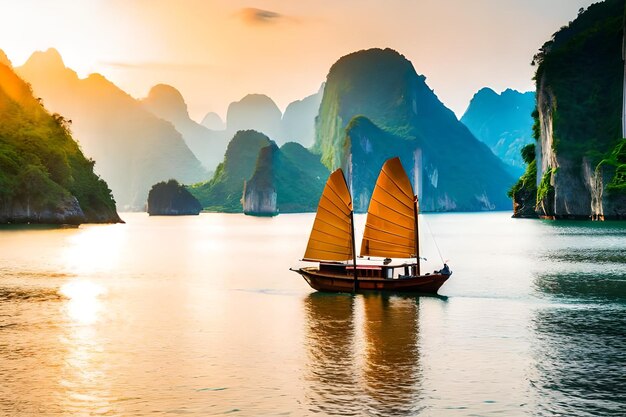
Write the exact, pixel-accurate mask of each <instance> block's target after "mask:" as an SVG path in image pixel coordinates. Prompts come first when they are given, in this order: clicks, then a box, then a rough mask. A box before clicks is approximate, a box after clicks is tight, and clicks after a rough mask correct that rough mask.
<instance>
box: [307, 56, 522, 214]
mask: <svg viewBox="0 0 626 417" xmlns="http://www.w3.org/2000/svg"><path fill="white" fill-rule="evenodd" d="M313 150H314V152H317V153H319V154H320V155H321V158H322V162H323V163H324V164H325V165H326V166H327V167H328V168H329V169H334V168H337V167H343V168H344V169H345V171H346V172H347V173H348V174H349V175H348V176H349V178H351V181H352V192H353V195H354V198H355V209H356V210H358V211H366V210H367V205H368V202H369V197H370V196H371V192H372V189H373V186H374V182H375V181H374V180H370V179H371V178H375V176H374V177H372V175H375V174H373V173H377V172H379V170H380V168H381V166H382V163H383V162H384V160H385V159H387V158H389V157H392V156H400V157H401V159H402V162H403V164H404V166H405V169H407V172H409V175H410V177H412V179H413V182H414V185H415V189H416V190H417V191H418V194H419V196H420V206H421V208H422V210H425V211H454V210H458V211H461V210H462V211H473V210H494V209H509V208H510V207H511V203H510V201H509V200H508V199H507V198H506V192H507V190H508V188H509V187H510V186H511V184H512V183H513V178H512V176H511V175H510V174H509V173H508V172H507V171H506V167H505V165H504V164H503V163H502V162H501V161H500V160H499V159H498V158H497V157H496V156H495V155H494V154H493V153H492V152H491V151H490V150H489V148H488V147H487V146H486V145H485V144H483V143H481V142H480V141H478V140H477V139H476V138H475V137H474V136H473V135H472V134H471V132H470V131H469V130H468V129H467V127H465V126H464V125H463V124H462V123H461V122H459V121H458V120H457V118H456V116H455V115H454V113H452V111H450V110H449V109H447V108H446V107H445V106H444V105H443V104H442V103H441V102H440V101H439V99H438V98H437V96H436V95H435V94H434V93H433V91H432V90H431V89H430V88H429V87H428V85H427V84H426V82H425V77H424V76H420V75H418V74H417V73H416V71H415V69H414V68H413V64H411V62H410V61H409V60H407V59H406V58H405V57H404V56H402V55H400V54H399V53H398V52H396V51H394V50H391V49H385V50H382V49H369V50H364V51H359V52H355V53H352V54H349V55H347V56H344V57H342V58H341V59H339V60H338V61H337V62H336V63H335V64H334V65H333V66H332V67H331V69H330V71H329V73H328V76H327V79H326V85H325V88H324V96H323V98H322V103H321V105H320V111H319V115H318V117H317V120H316V139H315V145H314V147H313Z"/></svg>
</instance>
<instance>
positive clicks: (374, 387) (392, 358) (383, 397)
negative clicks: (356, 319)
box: [362, 294, 421, 416]
mask: <svg viewBox="0 0 626 417" xmlns="http://www.w3.org/2000/svg"><path fill="white" fill-rule="evenodd" d="M362 300H363V304H364V311H365V314H364V323H363V326H364V330H365V332H364V333H365V355H364V356H365V363H364V364H363V382H364V387H365V391H366V393H367V401H366V404H367V405H368V408H370V409H369V410H368V414H374V415H381V416H383V415H403V416H404V415H415V413H417V412H418V411H420V409H419V407H418V406H419V399H420V382H421V370H420V364H419V346H418V336H419V334H418V332H419V327H418V326H419V325H418V319H419V316H418V308H419V298H416V297H401V296H389V295H386V294H368V295H365V296H363V298H362Z"/></svg>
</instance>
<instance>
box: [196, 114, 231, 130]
mask: <svg viewBox="0 0 626 417" xmlns="http://www.w3.org/2000/svg"><path fill="white" fill-rule="evenodd" d="M200 124H201V125H202V126H204V127H206V128H207V129H211V130H225V129H226V123H224V121H223V120H222V118H221V117H220V116H219V115H218V114H217V113H215V112H208V113H207V114H206V116H204V118H203V119H202V123H200Z"/></svg>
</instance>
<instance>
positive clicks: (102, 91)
mask: <svg viewBox="0 0 626 417" xmlns="http://www.w3.org/2000/svg"><path fill="white" fill-rule="evenodd" d="M16 70H17V72H18V73H19V74H20V75H21V76H22V77H23V78H24V79H25V80H27V81H28V82H29V83H30V84H31V85H32V87H33V91H34V93H35V95H36V96H37V97H41V98H42V99H43V102H44V104H45V105H46V107H48V108H50V109H51V110H52V111H54V112H58V113H60V114H62V115H63V116H64V117H65V118H67V119H71V120H72V124H71V129H72V132H73V134H74V135H75V137H76V138H77V140H78V142H79V143H80V145H81V147H82V149H83V151H84V153H85V155H86V156H88V157H90V158H92V159H94V160H95V161H96V165H95V171H96V172H97V173H98V174H100V175H101V176H102V178H104V179H105V181H107V183H108V184H109V186H110V187H111V190H112V191H113V195H114V196H115V200H116V202H117V206H118V209H120V210H143V209H144V208H145V204H146V200H147V197H148V191H149V190H150V188H151V186H152V185H153V184H155V183H157V182H159V181H164V180H168V179H170V178H174V179H177V180H179V181H182V182H185V183H193V182H198V181H202V180H204V179H206V178H207V173H206V171H205V170H204V169H203V168H202V166H201V164H200V162H199V161H198V159H197V158H196V157H195V156H194V154H193V153H192V152H191V151H190V150H189V147H188V146H187V145H186V144H185V141H184V140H183V138H182V136H181V134H180V133H179V132H178V131H176V129H174V127H173V126H172V124H171V123H168V122H166V121H164V120H162V119H160V118H158V117H156V116H154V115H153V114H152V113H151V112H149V111H147V110H145V109H144V108H143V107H142V105H141V104H140V103H139V102H138V101H137V100H135V99H134V98H132V97H131V96H129V95H128V94H126V93H125V92H124V91H122V90H121V89H119V88H118V87H117V86H115V85H114V84H113V83H111V82H110V81H108V80H107V79H106V78H104V77H103V76H101V75H99V74H91V75H90V76H88V77H87V78H84V79H80V78H79V77H78V76H77V75H76V73H75V72H74V71H72V70H71V69H69V68H66V67H65V64H64V63H63V60H62V58H61V56H60V55H59V53H58V52H57V51H56V50H54V49H49V50H47V51H46V52H35V53H34V54H33V55H32V56H31V57H30V58H29V59H28V61H27V62H26V63H25V64H24V65H23V66H22V67H19V68H17V69H16Z"/></svg>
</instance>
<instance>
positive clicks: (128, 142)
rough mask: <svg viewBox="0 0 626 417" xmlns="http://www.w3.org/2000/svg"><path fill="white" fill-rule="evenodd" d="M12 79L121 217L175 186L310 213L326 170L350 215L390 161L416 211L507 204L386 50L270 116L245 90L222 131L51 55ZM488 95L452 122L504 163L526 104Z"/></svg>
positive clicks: (488, 159)
mask: <svg viewBox="0 0 626 417" xmlns="http://www.w3.org/2000/svg"><path fill="white" fill-rule="evenodd" d="M4 60H6V57H5V56H4V55H0V62H3V61H4ZM18 71H19V73H20V74H21V75H22V76H23V77H24V78H25V79H27V80H28V81H29V82H30V83H31V84H32V86H33V89H34V91H35V93H36V95H37V96H40V97H42V98H43V100H44V103H46V104H47V105H48V106H49V107H50V108H51V109H53V110H54V111H57V112H59V113H61V114H63V115H64V116H66V118H67V119H71V120H72V124H71V129H72V131H73V132H74V134H75V135H76V137H77V139H78V140H79V142H80V144H81V146H82V148H83V150H84V152H85V154H86V155H87V156H89V157H91V158H93V159H94V160H95V161H96V165H95V170H96V172H97V173H99V174H100V175H102V177H103V178H104V179H105V180H106V181H107V182H108V183H109V184H110V186H111V189H112V190H113V194H114V196H115V198H116V201H117V205H118V208H120V209H122V210H142V209H144V208H145V204H146V200H147V196H148V191H149V190H150V188H151V186H152V185H154V184H156V183H158V182H162V181H168V180H169V179H176V180H177V181H178V182H180V183H185V184H195V185H193V186H190V187H188V188H189V189H190V190H191V192H192V193H193V194H194V196H195V197H196V198H197V199H198V200H199V201H200V202H201V203H202V205H203V207H204V208H206V209H208V210H213V211H229V212H241V211H242V210H246V211H250V212H255V211H257V209H258V208H261V210H260V211H261V212H264V211H267V212H271V211H272V210H275V211H277V212H296V211H312V210H314V209H315V206H316V203H317V199H318V198H319V193H321V190H322V188H323V183H324V181H325V177H327V175H328V173H329V170H332V169H334V168H337V167H340V166H341V167H343V168H344V169H345V170H346V172H347V174H348V176H349V178H348V180H349V181H350V185H351V187H352V191H353V193H354V198H355V209H356V210H357V211H365V210H367V204H368V202H369V196H370V195H371V191H372V187H373V185H374V182H375V179H376V175H377V174H378V171H379V169H380V166H382V163H383V162H384V160H385V159H387V158H388V157H391V156H396V155H400V156H401V158H402V161H403V163H404V165H405V167H406V168H407V170H408V171H409V172H410V175H411V177H412V179H413V182H414V184H415V188H416V190H417V192H418V193H419V195H420V199H421V207H422V209H423V210H425V211H459V210H469V211H471V210H493V209H508V208H509V206H510V202H509V200H508V199H507V198H506V191H507V189H508V188H509V187H510V185H511V184H512V183H513V178H512V177H511V176H510V175H509V174H508V173H507V168H506V165H505V164H504V163H502V161H500V160H499V159H498V158H496V157H495V156H494V155H493V153H492V152H491V151H490V150H489V149H488V148H487V145H485V144H483V143H481V142H480V141H478V140H477V139H476V138H475V137H474V136H473V135H472V133H471V132H470V131H469V130H468V128H467V127H465V126H464V125H463V124H461V123H460V122H459V121H458V120H457V119H456V117H455V116H454V114H453V113H452V112H451V111H450V110H448V109H447V108H446V107H445V106H444V105H443V104H442V103H441V102H440V101H439V100H438V99H437V97H436V96H435V95H434V93H433V92H432V90H430V89H429V88H428V86H427V85H426V83H425V77H423V76H420V75H418V74H417V73H416V72H415V69H414V68H413V65H412V64H411V63H410V61H408V60H407V59H406V58H405V57H404V56H402V55H400V54H399V53H397V52H396V51H393V50H391V49H385V50H381V49H370V50H366V51H359V52H355V53H353V54H350V55H347V56H345V57H342V58H341V59H339V60H338V61H337V62H336V63H335V64H334V65H333V66H332V67H331V69H330V71H329V74H328V77H327V80H326V83H325V84H323V85H322V88H321V89H320V91H318V92H317V93H315V94H312V95H310V96H308V97H305V98H304V99H302V100H297V101H294V102H293V103H291V104H289V106H287V108H286V110H285V113H284V114H282V113H281V111H280V109H279V108H278V107H277V106H276V104H275V103H274V102H273V101H272V100H271V99H270V98H269V97H267V96H265V95H261V94H249V95H247V96H245V97H243V98H242V99H241V100H239V101H237V102H234V103H231V105H230V106H229V108H228V114H227V117H226V123H225V124H224V122H223V121H222V120H221V119H220V118H219V116H218V115H217V114H215V113H208V114H207V115H206V116H205V118H204V119H203V121H202V124H200V123H197V122H195V121H193V120H192V119H191V118H190V117H189V114H188V110H187V105H186V103H185V100H184V98H183V96H182V95H181V94H180V92H179V91H178V90H176V89H175V88H174V87H172V86H169V85H165V84H159V85H156V86H154V87H153V88H152V89H151V90H150V92H149V93H148V96H147V97H145V98H144V99H141V100H136V99H134V98H133V97H131V96H129V95H128V94H126V93H125V92H123V91H122V90H120V89H119V88H118V87H116V86H115V85H114V84H113V83H111V82H110V81H108V80H107V79H106V78H104V77H103V76H101V75H98V74H92V75H90V76H89V77H87V78H85V79H80V78H79V77H78V76H77V75H76V73H75V72H74V71H72V70H71V69H69V68H66V67H65V65H64V63H63V61H62V59H61V57H60V55H59V54H58V52H57V51H55V50H54V49H50V50H48V51H46V52H36V53H34V54H33V55H32V56H31V58H30V59H29V60H28V61H27V62H26V63H25V64H24V65H23V66H22V67H20V68H18ZM492 93H493V91H491V90H481V92H479V93H477V95H476V96H475V97H474V99H473V100H472V103H471V105H470V107H469V108H468V112H467V113H466V117H464V120H465V122H466V123H467V124H468V125H470V126H475V127H472V129H476V132H477V133H476V134H477V135H480V136H481V138H482V139H483V141H484V142H485V143H487V144H489V145H490V146H492V147H493V149H494V151H499V150H504V149H505V148H506V149H507V150H506V151H504V154H503V158H504V159H505V160H506V158H507V155H509V154H510V153H514V152H513V151H512V150H511V149H512V148H514V147H516V146H518V139H520V138H522V137H523V135H522V134H521V133H520V134H519V135H518V134H517V133H515V132H518V131H520V132H521V130H522V128H521V127H519V126H521V124H522V122H521V121H520V120H518V119H517V118H516V117H517V116H518V115H519V114H522V113H524V112H525V110H523V106H524V105H526V104H524V105H522V104H520V103H521V102H524V103H525V101H524V100H522V99H521V98H519V97H517V95H520V96H523V97H524V99H526V98H528V95H521V94H519V93H516V92H512V91H510V90H507V91H505V93H503V94H502V95H501V96H498V95H497V94H495V93H493V94H492ZM494 95H495V98H496V99H494V97H493V96H494ZM503 98H504V99H507V100H505V102H500V104H497V103H496V104H495V105H494V103H493V101H496V102H497V101H498V100H501V99H503ZM518 99H519V100H518ZM503 103H504V104H503ZM498 111H500V113H498ZM507 111H508V112H509V113H507ZM497 114H506V115H509V116H510V117H509V116H507V117H504V116H497ZM520 119H521V117H520ZM515 123H518V124H517V125H515V126H513V125H514V124H515ZM494 132H496V133H494ZM498 132H499V133H498ZM511 132H513V133H511ZM520 140H522V139H520ZM281 145H282V146H281ZM306 146H311V148H310V149H309V150H307V149H306V148H305V147H306ZM513 159H514V158H512V160H513ZM322 163H323V164H322ZM211 171H214V172H213V174H212V177H211V178H210V179H209V175H210V174H209V172H211ZM244 187H245V189H244ZM268 196H269V197H268ZM246 207H247V208H249V209H250V210H247V209H246Z"/></svg>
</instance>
